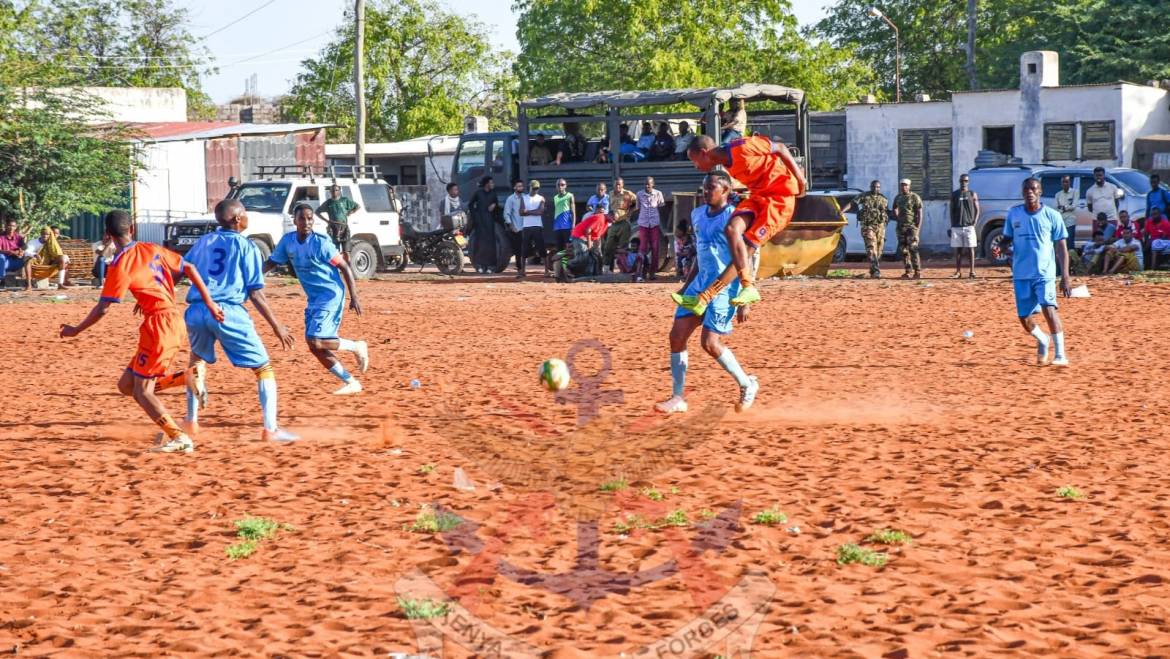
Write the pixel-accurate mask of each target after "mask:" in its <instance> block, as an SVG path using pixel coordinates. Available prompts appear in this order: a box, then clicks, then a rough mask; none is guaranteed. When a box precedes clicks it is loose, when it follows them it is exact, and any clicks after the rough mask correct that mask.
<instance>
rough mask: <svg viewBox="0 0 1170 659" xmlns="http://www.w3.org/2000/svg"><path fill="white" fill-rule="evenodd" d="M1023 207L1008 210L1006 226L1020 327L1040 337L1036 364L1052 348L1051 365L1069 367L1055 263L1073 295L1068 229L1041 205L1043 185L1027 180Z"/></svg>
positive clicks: (1062, 286) (1064, 287) (1044, 359)
mask: <svg viewBox="0 0 1170 659" xmlns="http://www.w3.org/2000/svg"><path fill="white" fill-rule="evenodd" d="M1023 192H1024V203H1023V204H1021V205H1019V206H1015V207H1013V208H1012V209H1011V210H1010V211H1008V215H1007V219H1006V220H1004V223H1003V237H1004V240H1005V241H1006V242H1007V243H1008V244H1010V245H1011V247H1012V283H1013V284H1014V285H1015V292H1016V311H1017V313H1018V315H1019V317H1020V324H1021V325H1023V326H1024V329H1025V330H1027V331H1028V333H1029V334H1031V335H1032V336H1034V337H1036V363H1037V364H1039V365H1041V366H1043V365H1045V364H1047V363H1049V362H1048V348H1049V346H1050V345H1051V346H1052V347H1053V348H1054V350H1053V353H1054V354H1053V356H1052V362H1051V364H1052V365H1053V366H1068V356H1067V355H1066V354H1065V352H1064V326H1063V325H1062V324H1061V322H1060V314H1058V313H1057V312H1056V262H1057V261H1059V262H1060V272H1061V273H1062V274H1061V277H1060V290H1061V292H1062V293H1063V294H1064V296H1065V297H1068V296H1069V294H1070V286H1071V284H1070V282H1069V277H1068V244H1067V242H1066V241H1065V238H1067V237H1068V230H1067V229H1066V228H1065V226H1064V218H1063V217H1061V215H1060V213H1058V212H1056V211H1055V210H1053V209H1051V208H1048V207H1047V206H1044V205H1043V204H1041V203H1040V181H1038V180H1037V179H1034V178H1029V179H1027V180H1025V181H1024V188H1023ZM1037 313H1043V314H1044V318H1045V320H1047V321H1048V330H1049V331H1050V332H1051V333H1052V336H1051V337H1049V336H1048V335H1047V334H1045V333H1044V330H1042V329H1040V323H1038V322H1037V321H1036V319H1035V317H1034V316H1035V315H1036V314H1037Z"/></svg>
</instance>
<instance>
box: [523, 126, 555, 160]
mask: <svg viewBox="0 0 1170 659" xmlns="http://www.w3.org/2000/svg"><path fill="white" fill-rule="evenodd" d="M550 162H552V151H551V150H549V148H548V142H547V141H546V140H545V138H544V133H538V134H537V135H536V143H535V144H533V145H532V148H531V149H529V150H528V164H529V165H535V166H537V167H543V166H545V165H547V164H549V163H550Z"/></svg>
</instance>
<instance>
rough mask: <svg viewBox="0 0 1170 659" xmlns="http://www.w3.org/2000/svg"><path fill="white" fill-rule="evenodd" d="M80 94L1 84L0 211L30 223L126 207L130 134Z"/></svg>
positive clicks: (130, 157)
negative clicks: (105, 119) (104, 121)
mask: <svg viewBox="0 0 1170 659" xmlns="http://www.w3.org/2000/svg"><path fill="white" fill-rule="evenodd" d="M101 108H102V104H101V101H100V100H98V99H95V98H93V97H90V96H87V95H86V94H84V93H81V92H70V93H67V94H66V93H55V92H52V91H49V90H47V89H44V88H37V89H28V88H25V89H20V90H17V89H15V88H12V87H8V86H4V85H0V211H3V212H4V213H6V214H9V215H12V216H15V217H16V218H17V219H18V220H19V221H20V222H21V223H22V224H24V225H26V226H28V227H33V228H36V227H40V226H42V225H44V224H47V223H49V222H59V221H62V220H65V219H67V218H69V217H72V216H74V215H76V214H78V213H82V212H101V211H103V210H105V209H107V208H109V207H111V206H124V205H125V203H126V200H125V196H126V191H127V189H128V185H129V177H130V171H131V167H132V166H133V165H134V160H133V155H132V152H131V147H129V146H128V145H127V141H128V140H129V138H130V137H131V136H130V135H129V133H128V132H127V131H126V130H125V129H124V128H120V127H118V126H113V125H109V124H107V125H105V126H104V127H99V126H95V125H94V122H100V121H101V120H102V119H103V114H102V112H103V111H102V110H101Z"/></svg>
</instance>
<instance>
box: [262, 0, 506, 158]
mask: <svg viewBox="0 0 1170 659" xmlns="http://www.w3.org/2000/svg"><path fill="white" fill-rule="evenodd" d="M339 33H340V36H338V38H336V39H335V40H334V41H333V42H331V43H330V44H329V45H327V46H326V47H325V48H324V49H323V50H322V51H321V53H320V54H319V55H318V56H317V57H315V58H311V59H307V60H304V61H303V62H302V66H303V67H304V71H303V72H302V73H300V74H299V75H298V76H297V79H296V82H295V83H294V84H293V88H292V90H291V91H290V92H289V94H288V97H287V103H286V105H285V113H286V114H287V115H288V116H290V117H292V118H294V119H297V120H310V119H311V120H314V121H322V122H329V123H334V124H337V125H338V127H337V128H335V129H331V131H330V137H331V138H333V139H343V140H352V139H353V136H354V114H355V108H356V102H355V98H354V89H353V38H354V32H353V16H352V14H350V13H347V15H346V18H345V20H344V22H343V23H342V27H341V28H339ZM365 45H366V49H365V60H366V61H365V76H366V81H365V82H366V113H367V115H366V116H367V127H366V137H367V139H368V140H370V141H389V140H401V139H408V138H411V137H417V136H419V135H427V134H432V133H458V132H460V130H461V129H462V125H463V116H464V115H466V114H474V113H477V112H478V111H479V110H480V109H482V108H485V107H494V106H498V105H499V102H501V101H506V100H507V99H506V95H507V93H508V89H509V88H508V87H507V86H506V85H503V86H501V87H500V88H495V87H493V86H492V85H493V83H496V82H499V81H501V76H500V73H499V72H500V70H501V69H500V61H501V59H503V61H505V62H506V61H507V59H506V56H504V57H502V58H501V56H500V55H497V54H495V53H493V52H492V50H491V48H490V46H489V44H488V36H487V31H486V29H485V28H484V27H483V25H481V24H480V23H477V22H475V21H471V20H468V19H466V18H464V17H461V16H459V15H457V14H453V13H451V12H450V11H447V10H446V9H444V8H443V7H442V6H440V5H439V4H438V2H436V1H435V0H381V1H375V2H373V3H371V4H370V5H369V6H367V8H366V33H365ZM501 91H502V92H503V94H504V95H505V98H503V99H501V98H500V96H499V95H500V93H501Z"/></svg>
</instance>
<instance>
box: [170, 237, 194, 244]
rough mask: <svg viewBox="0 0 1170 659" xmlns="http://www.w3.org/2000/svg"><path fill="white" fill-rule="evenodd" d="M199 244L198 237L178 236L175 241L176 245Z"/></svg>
mask: <svg viewBox="0 0 1170 659" xmlns="http://www.w3.org/2000/svg"><path fill="white" fill-rule="evenodd" d="M197 242H199V236H179V237H178V238H176V239H175V244H176V245H194V244H195V243H197Z"/></svg>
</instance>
